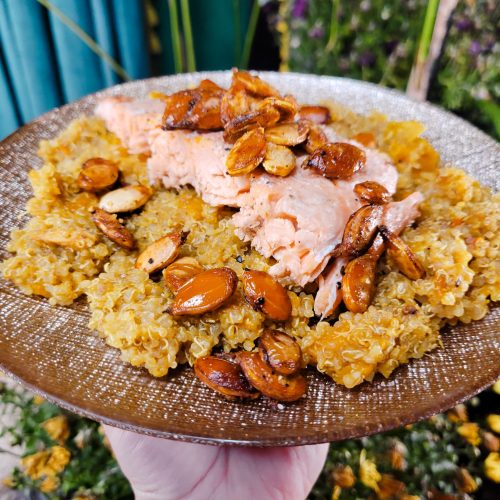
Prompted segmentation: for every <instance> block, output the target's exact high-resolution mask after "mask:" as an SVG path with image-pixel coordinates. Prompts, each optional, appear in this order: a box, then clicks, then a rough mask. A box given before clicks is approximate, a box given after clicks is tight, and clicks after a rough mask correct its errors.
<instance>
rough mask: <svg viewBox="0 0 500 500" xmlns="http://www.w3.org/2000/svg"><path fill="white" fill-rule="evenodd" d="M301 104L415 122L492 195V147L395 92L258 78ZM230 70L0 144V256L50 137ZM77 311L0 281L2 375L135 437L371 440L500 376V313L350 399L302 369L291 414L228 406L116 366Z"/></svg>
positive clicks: (90, 104) (169, 81)
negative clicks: (304, 385)
mask: <svg viewBox="0 0 500 500" xmlns="http://www.w3.org/2000/svg"><path fill="white" fill-rule="evenodd" d="M263 76H264V78H265V79H266V80H268V81H269V82H270V83H272V84H274V85H276V86H277V87H279V88H280V89H281V90H282V91H283V92H285V93H293V94H294V95H296V96H297V97H298V98H299V99H300V100H301V101H304V102H305V101H307V102H311V103H313V102H316V101H319V100H321V99H334V100H336V101H338V102H340V103H343V104H346V105H348V106H350V107H351V108H352V109H353V110H354V111H357V112H361V113H368V112H370V111H372V110H379V111H381V112H383V113H385V114H387V115H388V116H389V117H390V118H391V119H396V120H397V119H405V120H406V119H411V120H418V121H421V122H423V123H424V124H425V125H426V127H427V131H426V133H425V135H426V137H427V138H428V139H429V140H430V141H431V143H432V144H433V145H434V146H435V147H436V148H437V150H438V151H439V153H440V154H441V156H442V158H443V160H444V162H445V163H453V164H455V165H456V166H459V167H462V168H464V169H465V170H466V171H468V172H470V173H471V174H473V175H474V176H475V177H476V178H478V179H479V180H480V181H481V182H482V183H484V184H486V185H489V186H491V187H493V188H494V189H495V190H498V182H499V180H498V173H499V157H500V148H499V146H498V144H497V143H496V142H495V141H494V140H492V139H491V138H489V137H488V136H486V135H485V134H483V133H482V132H480V131H479V130H477V129H475V128H474V127H472V126H471V125H469V124H467V123H466V122H465V121H463V120H461V119H459V118H457V117H455V116H453V115H451V114H449V113H446V112H444V111H443V110H441V109H439V108H437V107H434V106H431V105H428V104H420V103H415V102H413V101H411V100H409V99H408V98H406V97H405V96H404V95H402V94H401V93H398V92H395V91H390V90H387V89H384V88H380V87H377V86H375V85H370V84H366V83H361V82H357V81H352V80H347V79H342V78H330V77H316V76H309V75H297V74H277V73H263ZM206 77H210V78H212V79H214V80H215V81H216V82H218V83H220V84H227V83H228V82H229V79H230V75H229V73H227V72H218V73H200V74H191V75H177V76H171V77H162V78H157V79H150V80H144V81H137V82H131V83H127V84H124V85H120V86H117V87H113V88H111V89H107V90H106V91H104V92H101V93H98V94H94V95H90V96H87V97H85V98H83V99H82V100H80V101H77V102H74V103H72V104H69V105H67V106H64V107H62V108H60V109H56V110H53V111H51V112H49V113H47V114H45V115H43V116H41V117H40V118H38V119H36V120H35V121H33V122H31V123H30V124H28V125H26V126H25V127H23V128H21V129H19V130H18V131H17V132H15V133H14V134H13V135H11V136H10V137H8V138H7V139H5V140H4V141H3V142H1V143H0V193H1V198H0V217H1V222H0V249H1V250H0V257H2V258H4V257H6V256H7V252H6V251H5V245H6V243H7V241H8V238H9V232H10V231H11V229H13V228H14V227H18V226H19V225H21V224H24V223H25V222H26V216H25V215H23V207H24V204H25V202H26V200H27V199H28V198H29V197H30V196H31V189H30V187H29V183H28V180H27V176H26V173H27V171H28V170H29V169H30V168H32V167H38V166H39V165H40V160H39V159H38V158H37V156H36V151H37V145H38V142H39V141H40V139H48V138H52V137H54V136H55V135H56V134H57V133H58V132H60V131H61V130H63V129H64V128H65V127H66V126H67V124H68V123H69V122H70V121H71V120H72V119H73V118H75V117H77V116H79V115H81V114H82V113H86V114H90V113H92V110H93V108H94V105H95V103H96V102H97V101H98V99H99V98H100V97H102V96H104V95H110V94H127V95H132V96H143V95H145V94H146V93H147V92H148V91H150V90H154V89H155V90H164V91H168V92H170V91H174V90H178V89H181V88H184V87H186V86H188V85H191V84H194V83H196V82H198V81H199V80H200V79H201V78H206ZM88 318H89V313H88V311H87V307H86V305H85V302H84V301H80V302H78V303H77V304H75V305H74V306H73V307H68V308H66V307H51V306H49V304H48V303H47V301H46V300H44V299H41V298H37V297H27V296H25V295H23V294H22V293H21V292H19V291H18V290H17V289H16V288H15V287H14V286H13V285H11V284H10V283H7V282H5V281H3V280H2V281H0V369H2V370H4V371H6V372H7V373H8V374H10V375H11V376H12V377H13V378H15V379H17V380H18V381H20V382H22V383H23V384H24V385H25V386H27V387H28V388H30V389H32V390H33V391H35V392H36V393H38V394H40V395H42V396H44V397H46V398H47V399H49V400H50V401H52V402H54V403H56V404H58V405H60V406H62V407H64V408H67V409H69V410H71V411H74V412H76V413H79V414H81V415H84V416H86V417H90V418H93V419H95V420H99V421H101V422H106V423H108V424H111V425H115V426H117V427H122V428H125V429H129V430H134V431H137V432H142V433H146V434H151V435H155V436H160V437H165V438H172V439H180V440H186V441H194V442H201V443H227V444H240V445H257V446H276V445H284V446H285V445H297V444H306V443H320V442H325V441H334V440H340V439H345V438H351V437H357V436H363V435H367V434H370V433H375V432H380V431H383V430H387V429H391V428H394V427H397V426H401V425H404V424H409V423H411V422H415V421H417V420H419V419H422V418H424V417H428V416H430V415H432V414H435V413H438V412H440V411H442V410H445V409H447V408H450V407H451V406H453V405H454V404H456V403H458V402H460V401H463V400H465V399H467V398H470V397H471V396H473V395H474V394H476V393H478V392H479V391H481V390H482V389H484V388H485V387H487V386H488V385H489V384H491V383H493V382H494V381H495V380H496V379H497V378H498V377H499V375H500V339H499V324H500V310H499V308H498V307H497V308H494V309H493V310H492V311H491V313H490V314H489V315H488V316H487V317H486V318H485V319H483V320H482V321H478V322H474V323H472V324H470V325H460V326H457V327H454V328H449V329H447V330H446V331H445V332H443V344H444V348H443V349H439V350H436V351H434V352H432V353H431V354H430V355H429V356H426V357H425V358H423V359H420V360H414V361H412V362H411V363H410V364H409V365H407V366H403V367H401V368H399V369H398V370H396V372H395V373H394V374H393V375H392V377H391V378H390V379H389V380H385V379H384V378H382V377H377V378H376V380H375V382H374V383H373V384H363V385H362V386H360V387H357V388H355V389H354V390H347V389H346V388H344V387H341V386H338V385H336V384H334V383H333V382H332V381H331V380H330V379H328V378H326V377H323V376H321V375H320V374H318V373H317V372H315V370H312V369H311V370H310V371H309V373H308V378H309V383H310V385H309V391H308V395H307V398H305V399H304V400H302V401H300V402H299V403H296V404H292V405H289V406H284V407H282V405H279V407H278V405H276V404H275V403H273V402H271V401H269V400H265V399H259V400H257V401H254V402H250V403H232V402H227V401H225V400H224V399H222V398H220V397H219V396H217V395H216V394H215V393H214V392H212V391H211V390H210V389H208V388H207V387H205V386H203V385H202V384H201V383H200V382H199V381H197V380H196V379H195V377H194V375H193V372H192V370H190V369H179V370H176V371H175V372H173V373H172V374H171V375H170V376H168V377H167V378H162V379H155V378H153V377H152V376H150V375H149V374H148V373H147V372H146V371H144V370H140V369H136V368H133V367H132V366H129V365H127V364H124V363H122V362H121V361H120V359H119V352H118V351H117V350H116V349H113V348H111V347H108V346H106V345H105V343H104V341H102V340H101V339H99V338H98V337H97V336H96V335H95V334H94V333H93V332H92V331H90V330H89V329H88V328H87V322H88Z"/></svg>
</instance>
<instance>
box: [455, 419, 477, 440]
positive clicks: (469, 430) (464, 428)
mask: <svg viewBox="0 0 500 500" xmlns="http://www.w3.org/2000/svg"><path fill="white" fill-rule="evenodd" d="M457 432H458V433H459V434H460V435H461V436H462V437H463V438H465V440H466V441H467V442H468V443H470V444H471V445H472V446H479V445H480V444H481V437H480V436H479V426H478V425H477V424H476V423H475V422H467V423H465V424H462V425H461V426H459V427H457Z"/></svg>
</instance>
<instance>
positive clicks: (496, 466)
mask: <svg viewBox="0 0 500 500" xmlns="http://www.w3.org/2000/svg"><path fill="white" fill-rule="evenodd" d="M484 473H485V474H486V476H487V477H489V478H490V479H491V480H492V481H495V483H500V453H495V452H494V453H490V454H489V455H488V456H487V457H486V460H485V461H484Z"/></svg>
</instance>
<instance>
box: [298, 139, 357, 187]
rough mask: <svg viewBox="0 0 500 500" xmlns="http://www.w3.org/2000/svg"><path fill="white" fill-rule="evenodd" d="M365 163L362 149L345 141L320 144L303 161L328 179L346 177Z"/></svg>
mask: <svg viewBox="0 0 500 500" xmlns="http://www.w3.org/2000/svg"><path fill="white" fill-rule="evenodd" d="M365 164H366V155H365V153H364V151H362V150H361V149H359V148H357V147H356V146H353V145H352V144H348V143H346V142H329V143H326V144H323V146H320V147H319V148H318V149H317V150H316V151H314V152H313V153H312V154H311V155H310V156H309V158H306V160H305V161H304V165H303V166H304V168H312V169H314V170H315V171H316V172H317V173H319V174H321V175H323V176H324V177H327V178H328V179H348V178H349V177H351V176H352V175H353V174H355V173H356V172H358V171H359V170H361V169H362V168H363V167H364V166H365Z"/></svg>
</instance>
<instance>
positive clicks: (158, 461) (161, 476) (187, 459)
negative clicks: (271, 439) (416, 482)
mask: <svg viewBox="0 0 500 500" xmlns="http://www.w3.org/2000/svg"><path fill="white" fill-rule="evenodd" d="M104 429H105V432H106V435H107V436H108V439H109V441H110V443H111V446H112V448H113V451H114V453H115V455H116V458H117V460H118V463H119V464H120V467H121V468H122V470H123V473H124V474H125V476H127V478H128V480H129V481H130V483H131V485H132V488H133V489H134V493H135V495H136V498H137V499H138V500H171V499H172V500H173V499H181V498H185V499H189V500H198V499H200V500H201V499H202V500H208V499H217V500H226V499H234V498H238V500H246V499H251V500H260V499H264V498H265V499H266V500H274V499H280V500H282V499H286V500H289V499H290V500H294V499H301V500H302V499H304V498H306V496H307V494H308V493H309V491H310V490H311V488H312V487H313V485H314V483H315V481H316V479H317V478H318V476H319V473H320V472H321V469H322V467H323V465H324V463H325V459H326V454H327V451H328V445H327V444H321V445H314V446H297V447H293V448H238V447H228V446H208V445H200V444H192V443H182V442H179V441H170V440H167V439H160V438H154V437H149V436H143V435H141V434H135V433H133V432H128V431H123V430H121V429H117V428H115V427H109V426H104Z"/></svg>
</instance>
